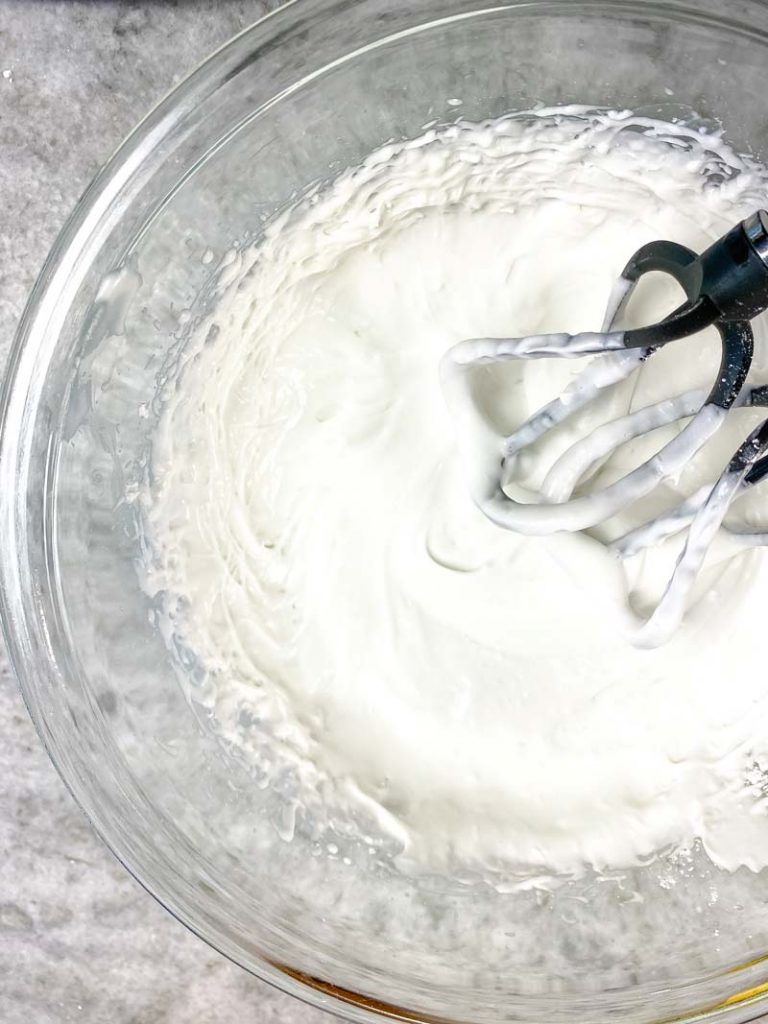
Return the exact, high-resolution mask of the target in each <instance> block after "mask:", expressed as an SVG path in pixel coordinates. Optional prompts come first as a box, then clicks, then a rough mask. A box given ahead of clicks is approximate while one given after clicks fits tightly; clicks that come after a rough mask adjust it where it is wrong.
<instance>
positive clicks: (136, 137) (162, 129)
mask: <svg viewBox="0 0 768 1024" xmlns="http://www.w3.org/2000/svg"><path fill="white" fill-rule="evenodd" d="M319 2H323V0H319ZM326 2H327V3H329V4H332V5H335V6H344V5H345V4H346V3H347V2H348V0H326ZM353 2H356V0H353ZM367 2H369V3H373V2H375V0H367ZM743 2H744V3H745V4H746V5H747V6H748V7H750V8H755V9H758V8H762V13H763V16H764V15H765V11H766V0H743ZM317 3H318V0H285V2H284V3H283V4H282V5H281V6H280V7H277V8H276V9H274V10H273V11H271V12H269V13H267V14H265V15H263V16H262V17H261V18H259V19H257V20H256V21H255V22H254V23H253V24H251V25H249V26H247V27H246V28H244V29H243V30H241V31H240V32H239V33H237V34H236V35H235V36H233V37H232V38H231V39H229V40H228V41H227V42H225V43H224V44H222V45H221V46H220V47H219V48H218V49H216V50H214V51H213V52H212V53H211V54H210V55H209V56H208V57H207V58H205V60H203V61H202V62H201V63H200V64H199V65H198V66H197V67H196V68H194V69H193V70H192V71H191V72H190V73H189V74H188V75H187V76H186V77H184V78H183V79H182V80H181V82H179V83H178V84H177V85H175V86H174V87H173V88H172V89H170V90H169V91H168V92H167V93H166V94H165V95H164V96H163V97H162V98H161V99H160V100H159V102H158V103H157V104H156V105H155V106H154V107H153V108H151V109H150V110H149V111H148V113H147V114H146V115H145V116H144V117H143V118H142V119H141V120H140V121H139V122H138V124H137V125H136V126H135V127H134V128H133V130H132V131H131V132H130V133H129V134H128V135H127V136H126V138H125V139H124V140H123V142H122V143H120V145H119V146H118V147H117V148H116V149H115V150H114V152H113V153H112V155H111V156H110V157H109V159H108V160H107V161H106V162H105V163H104V165H103V166H102V168H101V169H100V170H99V171H98V172H97V173H96V175H95V176H94V177H93V179H92V180H91V182H90V184H89V185H88V186H87V187H86V189H85V191H84V192H83V193H82V195H81V197H80V199H79V200H78V201H77V203H76V204H75V206H74V208H73V210H72V211H71V213H70V214H69V216H68V217H67V219H66V220H65V222H64V225H63V227H62V228H61V230H60V232H59V234H58V235H57V238H56V240H55V242H54V244H53V246H52V247H51V249H50V251H49V253H48V255H47V257H46V259H45V261H44V263H43V265H42V268H41V270H40V272H39V274H38V276H37V278H36V280H35V283H34V285H33V287H32V289H31V291H30V294H29V296H28V298H27V301H26V304H25V307H24V309H23V312H22V314H21V317H20V319H19V323H18V325H17V328H16V331H15V334H14V338H13V342H12V345H11V350H10V353H9V357H8V360H7V363H6V368H5V374H4V378H3V381H2V388H1V390H0V554H1V555H2V557H0V625H1V626H2V634H3V638H4V641H5V645H6V649H7V652H8V657H9V661H10V664H11V666H12V669H13V672H14V675H15V676H16V679H17V680H18V684H19V688H20V691H21V694H22V697H23V699H24V703H25V705H26V707H27V710H28V712H29V714H30V717H31V718H32V721H33V723H34V725H35V728H36V730H37V733H38V735H39V737H40V740H41V742H42V744H43V746H44V748H45V750H46V752H47V754H48V756H49V758H50V760H51V762H52V763H53V765H54V767H55V769H56V771H57V772H58V774H59V776H60V778H61V779H62V781H63V783H64V785H65V786H66V788H67V789H68V791H69V792H70V794H71V795H72V797H73V799H74V800H75V803H76V804H77V805H78V807H79V809H80V810H81V811H82V812H83V814H84V815H85V817H86V818H87V820H88V821H89V824H90V825H91V827H92V828H93V829H94V831H95V833H96V834H97V835H98V837H99V839H100V841H101V842H102V843H103V844H104V845H105V846H106V847H107V848H108V849H109V850H110V852H111V853H112V854H113V855H114V857H115V858H116V859H117V861H118V862H119V863H120V864H121V865H122V866H123V867H124V868H125V869H126V870H127V871H128V873H129V874H130V875H131V876H132V877H133V878H134V879H136V881H137V882H138V883H139V884H140V885H141V886H142V888H144V889H145V890H146V891H147V892H148V893H149V895H150V896H152V897H153V898H154V899H155V900H156V901H157V902H158V903H159V904H160V905H161V906H162V907H163V908H164V909H165V910H166V911H168V912H169V913H170V914H171V915H172V916H173V917H175V918H176V920H178V921H179V922H181V923H182V924H183V925H184V926H185V927H186V928H188V929H189V930H190V931H191V932H192V933H193V934H195V935H197V936H198V937H199V938H200V939H202V941H203V942H205V943H206V944H207V945H208V946H210V947H212V948H214V949H216V950H217V952H219V953H220V954H222V955H223V956H225V957H226V958H227V959H228V960H230V961H231V962H233V963H235V964H237V965H238V966H239V967H242V968H243V969H244V970H247V971H248V972H249V973H251V974H253V975H255V976H256V977H258V978H259V979H261V980H263V981H265V982H267V983H269V984H271V985H273V986H274V987H275V988H277V989H279V990H281V991H283V992H285V993H287V994H289V995H291V996H294V997H295V998H298V999H300V1000H301V1001H303V1002H305V1003H307V1004H308V1005H311V1006H313V1007H316V1008H318V1009H321V1010H326V1011H330V1012H332V1013H335V1014H337V1015H340V1016H343V1017H345V1018H347V1019H350V1020H354V1021H358V1022H360V1024H369V1022H370V1024H373V1022H376V1021H380V1020H381V1018H382V1017H386V1018H389V1019H392V1020H398V1021H403V1022H419V1024H455V1022H454V1021H452V1020H451V1019H449V1018H443V1017H435V1016H430V1015H428V1014H423V1013H421V1012H414V1011H411V1010H409V1009H407V1008H405V1007H402V1006H398V1005H395V1004H394V1003H388V1002H383V1001H380V1000H377V999H374V998H371V997H368V996H366V995H363V994H361V993H358V992H355V991H351V990H349V989H345V988H343V987H341V986H338V985H336V984H334V983H333V982H331V981H327V980H324V979H322V978H317V977H313V976H310V975H307V974H304V973H302V972H300V971H297V970H296V969H294V968H292V967H291V966H289V965H288V964H285V963H281V962H280V961H278V960H273V959H270V958H269V957H267V956H265V955H263V954H260V955H259V957H258V960H257V962H256V963H254V962H252V961H248V962H245V960H244V958H242V957H239V956H238V955H237V953H236V952H235V951H233V950H230V949H227V948H226V947H225V946H224V944H223V943H219V942H217V941H216V940H215V939H214V938H211V937H209V936H207V935H204V934H203V933H202V930H201V929H200V928H198V927H197V926H196V924H195V923H194V921H192V920H191V919H190V917H189V916H188V915H187V914H186V913H185V912H184V910H183V909H181V908H180V907H179V906H178V905H176V903H175V901H174V900H173V899H169V898H168V897H167V896H166V895H165V894H161V893H160V892H159V891H158V889H157V888H156V886H155V884H154V883H153V880H152V879H151V878H149V877H148V876H147V875H146V874H145V872H144V871H143V870H142V868H141V867H140V866H138V865H135V864H133V863H131V862H130V858H128V857H125V855H124V854H123V853H122V852H121V851H120V850H119V849H118V847H117V845H116V844H115V842H114V841H113V839H112V838H111V837H110V835H109V831H108V828H107V827H106V826H105V825H104V824H103V823H102V822H100V821H99V820H98V819H97V817H96V816H95V815H94V814H93V813H92V812H91V811H90V810H89V809H88V802H87V800H86V798H85V794H86V792H87V785H85V784H84V783H83V782H82V780H80V779H78V778H77V777H75V773H74V772H71V771H69V770H68V769H67V767H65V765H64V763H63V759H62V757H61V756H60V753H59V751H58V749H57V744H56V741H55V739H54V737H53V735H52V733H51V731H50V730H49V728H48V726H47V722H46V709H45V706H44V702H43V701H42V699H41V695H40V692H39V691H38V688H37V683H36V680H35V679H34V677H33V676H34V673H33V671H32V669H33V666H32V665H31V664H30V663H29V659H28V658H27V652H26V644H25V634H26V625H27V620H28V613H29V608H28V607H27V602H26V601H25V598H24V594H23V592H22V587H21V586H20V580H19V564H20V561H21V558H22V553H21V551H20V550H19V548H18V545H17V544H16V543H15V541H16V540H17V539H18V537H17V530H16V509H17V503H18V500H19V496H20V494H23V493H24V492H25V489H24V487H23V486H21V483H20V480H19V477H18V476H17V470H18V468H19V466H20V465H22V463H23V459H24V450H23V444H22V442H23V440H24V439H23V424H24V421H25V413H26V411H27V408H28V405H29V403H28V395H29V389H30V384H31V382H32V379H33V377H34V371H35V360H36V357H38V356H39V354H40V350H41V347H42V345H43V341H44V339H45V336H46V335H47V334H52V338H53V340H52V341H51V342H50V344H51V345H53V344H55V340H56V338H55V332H51V331H50V326H49V320H50V319H51V316H52V312H53V310H54V308H55V307H56V306H57V305H58V304H59V303H61V300H62V297H63V296H65V295H66V294H67V292H68V291H70V290H71V289H72V288H73V283H72V268H73V267H76V266H81V265H82V264H83V263H84V262H87V261H84V260H83V253H84V252H85V250H86V247H93V245H94V239H96V238H98V237H99V236H98V233H97V232H96V229H97V228H98V227H99V226H100V225H101V226H102V231H104V228H103V224H102V221H103V219H104V217H105V214H106V211H107V209H108V208H109V207H110V206H111V204H112V203H113V201H114V200H115V198H116V197H117V196H118V195H119V193H120V190H121V188H122V186H123V184H124V183H125V182H126V180H127V179H128V177H129V176H130V175H131V173H132V172H133V171H134V170H136V169H137V168H138V167H139V166H140V165H141V164H142V162H143V160H144V158H145V157H146V156H147V155H148V153H149V152H150V151H151V150H152V149H153V148H154V146H155V145H156V144H157V143H158V142H159V141H160V140H162V139H163V138H165V137H167V136H168V135H169V134H170V132H171V131H172V130H173V129H174V127H175V126H176V125H178V124H179V123H180V122H181V121H182V120H183V118H184V116H185V115H186V113H187V112H188V111H189V109H190V107H191V106H192V105H194V104H195V103H197V102H198V101H199V100H200V99H201V98H205V97H208V96H210V95H212V94H213V93H214V92H215V90H216V88H217V87H218V86H219V85H220V84H222V83H223V82H224V81H226V80H227V79H228V78H229V77H234V75H236V74H237V71H238V69H239V68H240V67H241V66H242V64H243V61H245V60H248V59H252V55H253V52H254V51H255V50H257V49H258V42H259V39H260V37H261V35H262V33H264V32H268V31H269V30H270V29H274V33H275V34H277V33H278V32H279V29H280V27H281V26H282V25H283V24H285V26H286V27H288V26H289V25H290V28H291V29H292V30H293V29H295V27H296V26H295V23H294V22H295V19H296V18H301V17H309V19H310V20H311V19H312V18H313V17H314V16H315V13H314V12H313V11H312V10H310V9H311V8H312V7H313V5H316V4H317ZM686 3H687V0H670V2H664V0H576V2H573V0H501V2H499V0H488V2H487V3H486V4H484V3H482V2H481V0H469V2H468V3H467V4H466V7H467V10H466V12H464V13H457V14H453V15H450V16H448V17H445V18H441V19H432V20H431V21H427V22H423V23H421V24H419V25H418V26H417V27H414V28H409V29H407V30H406V33H405V34H407V33H410V32H413V31H418V30H422V29H428V28H430V27H433V26H436V25H439V24H440V23H441V22H442V23H447V22H454V21H457V20H463V19H465V18H472V17H476V16H482V15H485V14H489V13H492V12H502V11H510V12H511V11H518V12H520V13H521V14H524V15H530V16H541V15H545V14H560V15H563V14H569V15H576V16H579V15H581V16H584V15H602V14H606V13H614V14H623V15H625V16H631V15H635V16H637V17H638V18H640V19H645V20H647V19H649V18H652V17H653V16H656V17H659V16H661V17H665V18H667V19H669V18H671V17H677V18H678V20H687V21H693V22H696V23H698V24H702V23H704V24H709V25H710V26H712V27H714V28H721V29H728V30H729V31H734V30H738V31H739V32H740V34H744V35H749V36H757V37H758V38H759V39H760V40H761V41H763V42H764V43H765V44H766V45H767V46H768V30H766V31H762V30H760V29H758V28H757V27H756V25H754V24H753V25H750V24H748V23H747V22H746V21H744V20H741V19H737V17H736V14H734V16H733V17H732V18H731V17H726V16H721V15H719V14H718V13H717V12H718V11H719V10H720V9H721V8H720V5H719V4H718V3H717V2H716V0H703V2H701V4H700V6H699V7H698V8H694V7H689V6H686ZM706 5H708V6H709V7H710V8H713V9H714V11H715V13H709V12H708V11H707V10H705V6H706ZM403 34H404V33H393V34H387V33H386V32H384V33H383V34H382V36H381V37H380V38H379V39H378V40H376V42H375V43H373V44H369V45H382V44H383V43H385V42H386V41H387V40H390V39H392V38H396V37H397V36H398V35H403ZM367 48H369V47H368V46H366V47H363V48H362V49H367ZM358 52H360V51H359V50H356V49H353V50H351V51H350V52H349V53H347V54H345V56H344V57H343V58H342V59H343V60H348V59H351V58H353V57H354V56H355V55H356V54H357V53H358ZM337 63H338V62H337ZM323 70H324V69H323V68H320V69H318V71H317V72H316V74H321V73H322V71H323ZM62 305H65V306H66V303H63V304H62ZM46 682H50V680H46ZM722 973H723V974H726V973H727V974H733V976H734V990H733V992H732V993H731V994H730V995H728V996H727V997H726V998H724V999H722V1000H720V1001H717V1002H714V1003H709V1004H706V1005H701V1006H697V1007H694V1008H692V1009H691V1010H690V1012H688V1013H686V1014H685V1015H684V1016H679V1015H676V1016H675V1017H674V1018H665V1017H659V1018H655V1024H671V1022H672V1021H673V1020H674V1021H683V1020H685V1021H696V1020H704V1019H706V1020H707V1021H715V1020H720V1019H722V1018H725V1017H727V1019H728V1020H729V1021H736V1020H738V1021H740V1022H748V1021H754V1020H758V1019H763V1010H762V1009H761V1008H762V1007H764V1005H765V1003H766V1002H768V951H766V953H765V955H764V956H761V957H759V958H757V959H753V960H750V961H748V962H746V963H744V964H740V965H738V966H736V967H734V968H730V969H725V970H723V972H722ZM734 1012H735V1013H736V1016H734Z"/></svg>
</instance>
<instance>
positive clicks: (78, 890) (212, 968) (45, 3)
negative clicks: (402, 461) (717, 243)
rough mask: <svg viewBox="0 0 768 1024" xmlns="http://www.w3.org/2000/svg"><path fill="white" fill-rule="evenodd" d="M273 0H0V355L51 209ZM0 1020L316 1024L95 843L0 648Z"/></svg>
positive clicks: (54, 227)
mask: <svg viewBox="0 0 768 1024" xmlns="http://www.w3.org/2000/svg"><path fill="white" fill-rule="evenodd" d="M274 6H276V3H275V2H274V0H266V2H256V0H250V2H248V0H177V2H175V3H173V2H170V0H154V2H142V3H138V4H135V3H127V2H115V0H97V2H91V3H88V2H80V0H0V210H2V219H0V365H4V364H5V359H6V357H7V353H8V348H9V345H10V339H11V337H12V334H13V330H14V327H15V324H16V321H17V320H18V317H19V315H20V313H21V310H22V306H23V303H24V301H25V298H26V294H27V292H28V291H29V289H30V287H31V285H32V282H33V280H34V278H35V275H36V274H37V272H38V270H39V269H40V266H41V264H42V262H43V260H44V258H45V255H46V253H47V251H48V249H49V247H50V245H51V243H52V242H53V240H54V238H55V236H56V233H57V231H58V229H59V228H60V226H61V224H62V222H63V220H64V218H65V217H66V215H67V214H68V212H69V211H70V209H71V208H72V206H73V205H74V203H75V201H76V200H77V198H78V196H79V195H80V193H81V192H82V190H83V189H84V188H85V186H86V185H87V183H88V181H89V179H90V178H91V177H92V175H93V174H94V173H95V171H96V170H97V169H98V167H99V165H100V164H101V163H102V162H103V161H104V160H105V159H106V158H107V157H108V156H109V154H110V152H111V151H112V150H113V149H114V147H115V146H116V145H117V144H118V143H119V142H120V140H121V139H122V137H123V136H124V135H125V134H126V132H127V131H128V130H129V129H130V128H131V127H132V126H133V125H134V124H135V122H136V121H137V120H138V119H139V118H140V117H141V116H142V115H143V114H144V113H145V111H146V110H148V109H149V108H150V107H151V106H152V105H153V104H154V103H155V102H156V101H157V100H158V99H159V98H160V97H161V96H162V95H163V94H164V93H165V92H166V91H167V90H168V89H169V88H170V87H171V86H172V85H173V84H174V82H176V81H177V80H178V79H179V78H181V77H182V76H184V75H185V74H186V73H187V72H188V71H190V70H191V69H192V68H193V67H194V66H195V65H196V64H197V63H198V62H199V61H200V60H201V59H202V58H203V57H205V56H206V55H207V54H208V53H209V52H210V51H211V50H213V49H214V48H216V47H217V46H219V45H220V44H221V43H223V42H224V41H225V40H226V39H227V38H229V37H230V36H231V35H233V34H234V33H235V32H237V31H238V30H240V29H241V28H243V27H245V26H246V25H248V24H250V23H251V22H252V21H254V20H256V18H258V17H259V16H260V15H261V14H262V13H263V12H264V11H265V10H268V9H270V8H271V7H274ZM0 732H2V736H3V738H2V743H1V744H0V1022H2V1024H75V1022H77V1024H191V1022H194V1024H235V1022H238V1024H240V1022H243V1021H248V1022H249V1024H250V1022H254V1024H255V1022H264V1024H268V1022H275V1024H277V1022H280V1024H322V1022H323V1021H329V1020H330V1019H331V1018H330V1017H329V1016H328V1015H327V1014H324V1013H322V1012H320V1011H318V1010H314V1009H311V1008H310V1007H307V1006H304V1005H303V1004H301V1003H300V1002H298V1001H297V1000H295V999H292V998H291V997H289V996H286V995H283V994H282V993H279V992H277V991H275V990H273V989H271V988H270V987H268V986H267V985H264V984H262V983H261V982H259V981H257V980H256V979H255V978H252V977H251V976H250V975H248V974H246V972H245V971H242V970H240V969H239V968H237V967H235V966H233V965H232V964H230V963H229V962H228V961H226V960H225V959H224V958H223V957H221V956H219V955H218V954H217V953H214V952H213V951H212V950H211V949H209V948H208V947H207V946H206V945H204V943H202V942H201V941H200V940H199V939H197V938H196V937H195V936H193V935H192V934H190V933H189V932H187V931H186V929H185V928H184V927H183V926H182V925H181V924H179V923H178V922H176V921H175V920H173V919H172V918H171V917H170V915H168V914H167V913H166V912H165V911H164V910H162V908H161V907H159V906H158V905H157V904H156V903H155V902H154V901H153V900H152V899H151V898H150V897H149V896H148V895H147V894H146V893H145V892H144V890H143V889H141V888H140V886H139V885H138V884H137V883H136V882H134V881H133V879H132V878H131V877H130V876H129V875H128V874H127V872H126V871H125V870H124V869H123V868H122V867H121V866H120V865H119V864H118V863H117V861H115V860H114V859H113V858H112V856H111V855H110V854H109V853H108V852H107V851H106V850H105V849H104V848H103V847H102V846H101V844H100V842H99V841H98V840H97V839H96V837H95V836H94V835H93V833H92V832H91V830H90V828H89V826H88V824H87V823H86V821H85V820H84V818H83V817H82V815H81V813H80V811H79V810H78V808H77V807H76V806H75V804H74V802H73V800H72V798H71V797H70V796H69V793H68V792H67V791H66V789H65V788H64V785H63V783H62V782H61V780H60V779H59V777H58V775H57V774H56V772H55V771H54V769H53V767H52V766H51V764H50V763H49V761H48V759H47V756H46V755H45V753H44V751H43V749H42V747H41V745H40V743H39V741H38V739H37V735H36V733H35V732H34V729H33V727H32V724H31V722H30V720H29V718H28V717H27V714H26V711H25V709H24V706H23V704H22V701H21V698H20V696H19V693H18V690H17V687H16V683H15V680H14V679H13V677H12V674H11V671H10V669H9V667H8V663H7V659H6V658H5V655H4V653H3V652H2V651H0Z"/></svg>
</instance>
